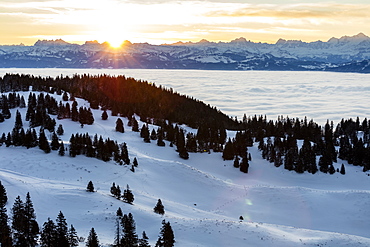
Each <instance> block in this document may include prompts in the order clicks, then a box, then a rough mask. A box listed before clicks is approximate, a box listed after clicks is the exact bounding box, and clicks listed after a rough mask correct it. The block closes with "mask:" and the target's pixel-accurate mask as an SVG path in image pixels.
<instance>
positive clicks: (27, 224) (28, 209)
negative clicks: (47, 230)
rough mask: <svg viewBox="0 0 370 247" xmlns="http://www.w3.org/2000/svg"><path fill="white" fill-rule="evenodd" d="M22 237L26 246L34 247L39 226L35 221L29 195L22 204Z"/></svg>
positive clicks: (28, 194)
mask: <svg viewBox="0 0 370 247" xmlns="http://www.w3.org/2000/svg"><path fill="white" fill-rule="evenodd" d="M23 224H24V235H25V238H26V244H27V246H30V247H34V246H36V244H37V238H38V234H39V226H38V224H37V221H36V214H35V210H34V208H33V203H32V201H31V196H30V193H27V195H26V202H25V203H24V223H23Z"/></svg>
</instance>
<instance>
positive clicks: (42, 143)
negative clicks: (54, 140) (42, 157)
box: [39, 128, 51, 153]
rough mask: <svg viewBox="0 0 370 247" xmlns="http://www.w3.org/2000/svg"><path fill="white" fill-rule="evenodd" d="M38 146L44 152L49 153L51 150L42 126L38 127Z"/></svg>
mask: <svg viewBox="0 0 370 247" xmlns="http://www.w3.org/2000/svg"><path fill="white" fill-rule="evenodd" d="M39 148H40V149H41V150H43V151H44V152H45V153H50V151H51V148H50V145H49V142H48V139H47V138H46V135H45V132H44V130H43V129H42V128H41V129H40V136H39Z"/></svg>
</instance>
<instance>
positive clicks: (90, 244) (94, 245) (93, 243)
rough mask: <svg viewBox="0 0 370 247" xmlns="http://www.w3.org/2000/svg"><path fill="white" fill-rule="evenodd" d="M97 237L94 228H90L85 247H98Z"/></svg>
mask: <svg viewBox="0 0 370 247" xmlns="http://www.w3.org/2000/svg"><path fill="white" fill-rule="evenodd" d="M99 246H100V245H99V239H98V235H97V234H96V232H95V229H94V227H93V228H91V230H90V233H89V236H88V237H87V242H86V247H99Z"/></svg>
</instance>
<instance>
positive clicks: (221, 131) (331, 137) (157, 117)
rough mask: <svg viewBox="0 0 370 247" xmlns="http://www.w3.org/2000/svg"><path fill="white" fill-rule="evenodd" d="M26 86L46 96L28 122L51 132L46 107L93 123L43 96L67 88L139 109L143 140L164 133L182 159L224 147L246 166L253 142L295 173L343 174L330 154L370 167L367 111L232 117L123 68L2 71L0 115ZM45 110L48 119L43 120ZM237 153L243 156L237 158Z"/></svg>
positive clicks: (98, 101) (122, 109) (108, 104)
mask: <svg viewBox="0 0 370 247" xmlns="http://www.w3.org/2000/svg"><path fill="white" fill-rule="evenodd" d="M30 88H32V91H39V92H44V93H47V96H45V98H43V97H44V96H43V94H41V96H40V95H39V96H38V97H39V98H38V99H36V98H34V97H35V96H32V97H33V98H34V99H33V101H34V102H42V104H51V105H48V106H46V105H44V106H43V107H41V106H39V108H40V109H41V108H43V109H46V110H45V111H47V112H44V113H43V114H42V116H41V117H39V118H40V119H41V120H39V121H36V122H35V123H36V124H35V123H34V124H33V126H35V127H36V126H40V125H43V126H44V127H45V128H46V129H49V130H50V131H51V132H52V131H53V129H54V127H55V126H53V124H52V123H51V126H50V121H51V120H50V117H48V115H49V114H50V115H58V119H61V118H68V117H70V116H72V120H73V121H80V122H81V124H92V123H93V121H94V120H93V119H91V114H90V115H89V112H90V109H85V108H80V110H79V111H78V110H77V108H76V105H75V106H74V110H73V109H72V112H70V111H71V109H70V107H69V105H68V107H66V105H64V104H63V102H59V104H58V102H56V101H55V100H51V99H50V98H51V97H50V96H48V95H49V93H50V94H53V93H57V94H59V95H62V94H65V93H66V92H68V93H69V94H70V97H69V100H73V99H74V97H80V98H83V99H85V100H87V101H89V102H90V107H91V108H93V109H99V108H100V109H102V110H103V111H105V110H108V109H109V110H111V114H112V115H114V116H121V117H127V118H128V119H129V120H130V121H129V122H131V120H133V121H136V120H135V117H134V114H136V115H138V116H140V120H141V121H142V122H144V125H143V126H142V127H141V130H140V131H141V137H143V138H144V141H146V142H150V140H158V139H160V140H162V139H165V140H168V141H169V142H171V144H173V145H176V146H177V151H178V152H179V155H180V157H182V158H185V159H187V158H189V155H188V153H191V152H204V151H207V152H208V151H210V150H213V151H214V152H222V153H223V154H222V157H223V159H224V160H234V166H235V167H236V168H239V169H240V170H241V171H242V172H248V167H249V164H248V161H249V160H250V159H251V157H250V155H249V154H248V147H251V146H252V145H253V144H254V143H256V142H258V143H259V144H258V148H259V150H260V151H261V153H262V157H263V158H265V159H267V160H268V161H270V162H271V163H273V164H274V165H275V166H276V167H279V166H282V165H283V166H284V168H285V169H288V170H294V171H296V172H298V173H303V172H309V173H312V174H314V173H316V172H318V171H321V172H323V173H329V174H333V173H335V172H340V173H342V174H345V167H344V165H343V164H342V166H341V169H339V167H337V169H335V167H334V165H333V163H334V162H336V163H339V164H340V160H342V161H344V160H345V161H347V163H348V164H353V165H355V166H362V167H363V171H364V172H366V171H368V170H370V145H369V142H370V121H368V120H367V119H366V118H365V119H363V120H360V119H359V118H357V119H355V120H353V119H347V120H345V119H344V118H343V119H342V121H341V122H340V123H338V124H337V125H336V126H335V125H334V123H332V122H329V121H328V122H327V123H326V124H325V125H324V126H320V125H318V124H317V123H315V122H314V121H312V120H311V121H308V120H307V119H306V118H305V119H298V118H289V117H279V118H278V119H277V120H275V121H273V120H268V119H267V118H266V117H264V116H262V115H260V116H256V115H255V116H248V117H247V116H244V118H243V119H242V120H240V121H238V120H237V119H233V118H230V117H229V116H227V115H225V114H224V113H222V112H221V111H219V110H217V109H216V108H215V107H211V106H209V105H207V104H205V103H203V102H201V101H199V100H196V99H193V98H191V97H189V96H185V95H180V94H178V93H176V92H174V91H173V90H172V89H166V88H163V87H161V86H159V87H158V86H156V85H155V84H152V83H148V82H147V81H141V80H135V79H134V78H128V77H125V76H117V77H114V76H108V75H100V76H91V75H75V76H73V77H62V76H60V77H56V78H51V77H46V78H43V77H35V76H32V75H19V74H6V75H5V76H4V77H2V78H0V90H1V92H2V93H5V92H13V94H8V96H7V95H5V94H3V96H2V99H1V100H0V108H1V109H2V113H0V120H3V117H4V116H3V115H4V113H6V110H8V108H12V107H16V106H17V104H15V103H14V102H12V101H14V100H17V97H16V96H15V95H14V93H15V92H16V91H28V90H30ZM40 97H42V99H40ZM46 99H47V100H46ZM18 101H19V99H18ZM18 103H19V102H18ZM67 104H68V103H67ZM31 105H33V107H34V108H35V109H30V110H29V111H30V112H32V111H36V112H37V109H36V108H37V106H36V105H35V104H31ZM72 106H73V105H72ZM29 107H30V105H29ZM72 108H73V107H72ZM74 112H75V113H74ZM73 114H74V117H73ZM36 115H37V114H36ZM86 116H90V117H88V118H89V120H88V121H85V120H86V118H87V117H86ZM43 118H45V119H47V121H46V120H45V121H44V120H42V119H43ZM73 118H74V119H73ZM148 124H154V125H157V126H159V128H158V129H157V132H156V131H155V130H154V129H152V130H151V132H152V134H150V135H149V133H150V129H149V125H148ZM181 124H186V125H188V126H190V127H192V128H195V129H197V133H196V134H195V133H194V134H193V133H186V132H185V131H183V129H182V128H181V127H179V125H181ZM133 128H134V126H133ZM135 128H137V126H136V127H135ZM116 129H117V128H116ZM226 129H229V130H235V131H237V133H236V135H235V137H234V138H227V136H226ZM17 131H19V130H16V131H13V132H14V133H17ZM136 131H139V129H136ZM14 133H13V134H14ZM8 136H10V137H9V138H10V139H11V138H12V137H11V135H10V133H8ZM3 137H4V135H3ZM80 137H81V136H80ZM159 137H160V138H159ZM2 139H4V138H2ZM16 139H19V138H16ZM86 139H89V138H87V137H85V138H79V137H78V136H77V137H76V136H74V138H73V142H74V143H71V144H76V142H78V145H74V146H78V147H79V148H80V149H81V150H75V152H76V153H77V154H79V153H84V151H83V150H86V149H87V148H86V145H87V144H86V143H85V141H86ZM2 141H5V140H2ZM89 143H90V141H89ZM8 145H12V140H8ZM157 145H163V142H159V140H158V142H157ZM110 146H114V145H110ZM89 148H91V147H89ZM94 148H97V147H93V149H94ZM113 153H114V148H113V149H112V150H110V151H109V150H108V156H107V158H106V160H110V157H112V156H113ZM339 159H340V160H339ZM240 160H241V162H239V161H240Z"/></svg>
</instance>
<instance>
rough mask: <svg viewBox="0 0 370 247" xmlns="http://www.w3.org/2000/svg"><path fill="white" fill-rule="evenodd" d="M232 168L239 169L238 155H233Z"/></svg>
mask: <svg viewBox="0 0 370 247" xmlns="http://www.w3.org/2000/svg"><path fill="white" fill-rule="evenodd" d="M234 167H235V168H239V157H238V155H235V159H234Z"/></svg>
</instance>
